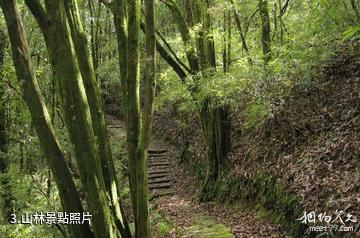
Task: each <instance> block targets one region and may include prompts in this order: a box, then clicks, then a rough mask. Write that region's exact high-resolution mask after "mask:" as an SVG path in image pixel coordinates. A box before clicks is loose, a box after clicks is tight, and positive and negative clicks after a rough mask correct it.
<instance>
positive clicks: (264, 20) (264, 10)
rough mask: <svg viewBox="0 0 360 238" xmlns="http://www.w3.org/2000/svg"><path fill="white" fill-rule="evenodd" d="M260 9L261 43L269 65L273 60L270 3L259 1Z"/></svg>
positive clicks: (264, 0) (263, 0)
mask: <svg viewBox="0 0 360 238" xmlns="http://www.w3.org/2000/svg"><path fill="white" fill-rule="evenodd" d="M259 9H260V16H261V26H262V30H261V42H262V48H263V54H264V61H265V64H267V63H268V62H269V61H270V60H271V47H270V43H271V32H270V16H269V10H268V1H267V0H259Z"/></svg>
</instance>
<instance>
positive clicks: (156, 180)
mask: <svg viewBox="0 0 360 238" xmlns="http://www.w3.org/2000/svg"><path fill="white" fill-rule="evenodd" d="M170 181H171V180H170V179H169V178H160V179H153V180H149V181H148V184H149V185H150V184H158V183H169V182H170Z"/></svg>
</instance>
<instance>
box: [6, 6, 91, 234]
mask: <svg viewBox="0 0 360 238" xmlns="http://www.w3.org/2000/svg"><path fill="white" fill-rule="evenodd" d="M0 5H1V8H2V9H3V12H4V15H5V19H6V24H7V28H8V32H9V36H10V42H11V48H12V56H13V61H14V65H15V69H16V75H17V78H18V80H19V82H20V85H21V87H22V93H23V99H24V101H25V102H26V104H27V106H28V108H29V110H30V114H31V118H32V121H33V124H34V127H35V130H36V132H37V134H38V137H39V140H40V145H41V148H42V150H43V153H44V155H45V157H46V158H47V163H48V165H49V168H50V169H51V171H52V172H53V174H54V179H55V182H56V184H57V187H58V189H59V194H60V198H61V203H62V205H63V208H64V210H65V211H68V212H80V213H81V212H83V208H82V205H81V202H80V199H79V196H78V192H77V191H76V188H75V184H74V182H73V180H72V176H71V173H70V170H69V168H68V167H67V164H66V161H65V157H64V155H63V153H62V151H61V149H60V146H59V143H58V141H57V139H56V137H55V133H54V129H53V127H52V124H51V119H50V116H49V114H48V111H47V109H46V106H45V103H44V101H43V98H42V96H41V93H40V89H39V86H38V84H37V81H36V78H35V74H34V71H33V64H32V62H31V57H30V50H29V47H28V42H27V40H26V34H25V30H24V27H23V24H22V21H21V16H20V13H19V10H18V7H17V3H16V1H15V0H1V1H0ZM70 232H71V233H72V235H73V236H74V237H84V238H85V237H86V238H87V237H93V233H92V232H91V230H90V228H89V226H88V225H87V224H85V225H74V226H71V227H70Z"/></svg>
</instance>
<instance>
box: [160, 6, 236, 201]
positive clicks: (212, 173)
mask: <svg viewBox="0 0 360 238" xmlns="http://www.w3.org/2000/svg"><path fill="white" fill-rule="evenodd" d="M163 2H164V3H165V4H166V5H167V6H168V7H169V8H170V9H171V11H172V13H173V17H174V19H175V22H176V23H177V26H178V29H179V32H180V35H181V38H182V40H183V42H184V47H185V50H186V55H187V59H188V61H189V66H190V68H191V72H192V76H193V78H194V79H195V81H197V80H198V79H199V78H200V77H204V78H208V77H211V76H212V75H213V74H214V73H215V72H216V55H215V43H214V37H213V34H212V19H211V16H210V14H209V11H208V9H209V7H210V1H208V0H195V1H191V2H189V1H188V2H187V3H186V4H185V6H186V11H189V10H190V11H191V14H189V12H187V15H188V17H187V19H185V17H184V16H183V14H182V12H181V10H180V8H179V6H178V5H177V3H176V2H175V1H174V0H164V1H163ZM190 16H191V17H190ZM189 21H193V22H189ZM189 25H190V26H195V25H200V26H202V27H201V28H200V29H198V32H197V34H196V38H195V39H192V38H191V34H190V30H189ZM227 34H229V32H227ZM226 45H227V46H226V47H228V50H227V53H226V54H227V55H226V60H229V56H230V45H229V41H227V44H226ZM195 49H196V50H195ZM226 64H229V62H228V61H226ZM226 68H228V66H226ZM195 83H196V82H195ZM194 90H195V91H196V87H195V88H194ZM195 91H194V92H192V93H193V94H194V93H196V92H195ZM194 100H196V99H194ZM197 103H198V104H199V108H200V110H199V117H200V122H201V126H202V131H203V138H204V142H205V145H206V157H207V161H208V170H207V177H206V179H205V181H204V184H203V187H202V194H201V195H200V199H203V200H205V199H207V198H208V197H209V193H210V192H211V191H212V187H213V185H214V184H215V182H216V181H217V179H218V178H219V177H220V175H221V174H222V173H223V172H224V171H225V168H226V167H227V164H228V163H227V154H228V152H229V149H230V124H231V121H230V117H229V106H228V105H218V104H217V102H216V100H215V99H214V98H210V97H208V98H206V99H204V100H203V101H201V102H197Z"/></svg>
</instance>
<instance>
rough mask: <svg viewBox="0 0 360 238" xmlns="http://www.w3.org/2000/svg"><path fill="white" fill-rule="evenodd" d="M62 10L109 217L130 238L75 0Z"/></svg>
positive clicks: (67, 0) (68, 1) (100, 100)
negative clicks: (108, 200)
mask: <svg viewBox="0 0 360 238" xmlns="http://www.w3.org/2000/svg"><path fill="white" fill-rule="evenodd" d="M65 9H66V13H67V17H68V22H69V26H70V30H71V35H72V39H73V42H74V46H75V51H76V55H77V61H78V63H79V69H80V71H81V75H82V78H83V82H84V86H85V91H86V95H87V98H88V103H89V108H90V113H91V119H92V125H93V131H94V134H95V138H97V151H98V156H99V158H100V163H101V168H102V173H103V176H104V181H105V186H106V190H107V193H108V194H110V195H111V202H112V206H111V208H112V213H113V216H114V217H115V218H116V224H117V226H118V229H119V230H120V231H121V233H122V234H123V235H124V236H126V235H130V229H129V227H128V223H127V220H126V218H125V216H124V215H123V214H122V208H121V203H120V198H119V195H118V194H119V191H118V185H117V184H118V181H117V179H116V174H115V167H114V163H113V157H112V152H111V147H110V141H109V137H108V134H107V129H106V124H105V118H104V106H103V103H102V99H101V94H100V90H99V88H98V86H97V84H96V76H95V72H94V68H93V65H92V62H91V58H90V55H89V50H88V42H87V37H86V34H85V32H84V31H83V29H82V23H81V21H80V15H79V12H78V8H77V2H76V1H74V0H65Z"/></svg>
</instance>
